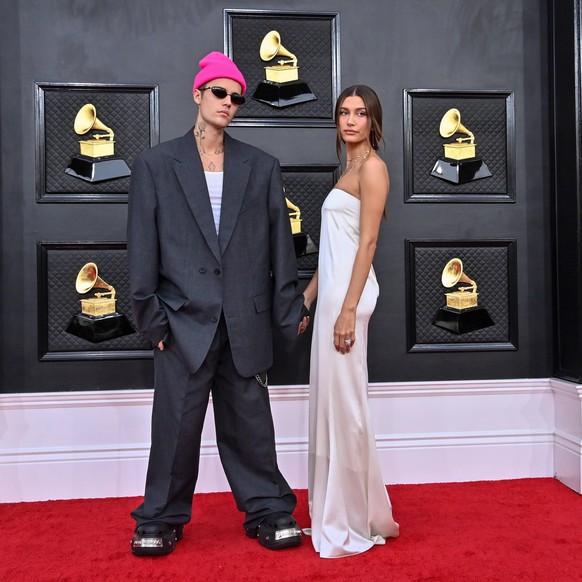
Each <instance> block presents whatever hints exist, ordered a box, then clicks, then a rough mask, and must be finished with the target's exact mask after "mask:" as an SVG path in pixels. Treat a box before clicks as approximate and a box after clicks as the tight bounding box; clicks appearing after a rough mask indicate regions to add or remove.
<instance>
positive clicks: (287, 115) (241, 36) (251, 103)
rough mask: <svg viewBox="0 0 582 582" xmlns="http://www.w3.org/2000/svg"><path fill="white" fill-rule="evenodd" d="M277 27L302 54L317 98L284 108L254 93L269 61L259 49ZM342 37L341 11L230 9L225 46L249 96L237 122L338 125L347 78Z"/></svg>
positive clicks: (305, 77)
mask: <svg viewBox="0 0 582 582" xmlns="http://www.w3.org/2000/svg"><path fill="white" fill-rule="evenodd" d="M271 30H276V31H277V32H279V33H280V36H281V45H282V46H284V47H285V48H286V49H287V50H289V51H290V52H291V53H293V54H295V55H296V56H297V58H298V62H297V64H298V66H299V78H300V80H302V81H304V82H305V83H307V84H308V86H309V88H310V90H311V91H312V92H313V94H314V95H315V96H316V97H317V99H316V100H313V101H310V102H306V103H299V104H295V105H292V106H289V107H282V108H279V107H273V106H271V105H268V104H266V103H264V102H260V101H256V100H254V99H253V98H252V97H253V94H254V93H255V90H256V89H257V87H258V85H259V83H261V81H264V79H265V69H264V67H265V65H267V64H269V63H268V62H265V61H263V60H262V59H261V57H260V54H259V49H260V46H261V42H262V40H263V38H264V37H265V35H266V34H267V33H268V32H269V31H271ZM339 37H340V17H339V13H338V12H299V11H278V10H238V9H224V52H225V53H226V54H227V55H228V56H229V57H230V58H232V59H233V60H234V62H235V63H236V64H237V65H238V67H239V68H240V69H241V71H242V73H243V75H244V76H245V80H246V82H247V94H246V97H247V102H246V103H245V104H244V105H243V106H242V107H241V108H240V110H239V112H238V113H237V116H236V117H235V118H234V119H233V121H232V122H231V125H233V126H235V125H240V126H263V127H264V126H295V127H333V126H334V125H335V124H334V119H333V117H334V107H335V101H336V99H337V97H338V96H339V92H340V82H341V77H340V51H339V42H340V40H339ZM274 60H275V59H273V62H274Z"/></svg>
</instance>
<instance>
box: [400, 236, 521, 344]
mask: <svg viewBox="0 0 582 582" xmlns="http://www.w3.org/2000/svg"><path fill="white" fill-rule="evenodd" d="M405 256H406V263H405V264H406V313H407V315H406V321H407V351H408V352H411V353H415V352H466V351H511V350H517V349H518V327H517V264H516V263H517V241H516V240H515V239H495V240H432V239H415V240H412V239H407V240H406V241H405ZM452 258H460V259H461V261H462V262H463V270H464V272H465V273H466V274H467V275H468V277H469V278H471V279H473V280H475V282H476V283H477V284H478V293H479V297H478V299H479V306H481V307H484V308H486V310H487V312H488V314H489V315H490V317H491V318H492V320H493V323H494V325H491V326H489V327H485V328H483V329H478V330H476V331H469V332H467V333H462V334H459V335H457V334H455V333H451V332H450V331H449V330H446V329H442V328H440V327H438V326H436V325H434V323H433V322H434V319H435V316H436V314H437V312H439V309H440V308H441V307H444V306H445V304H446V298H445V293H446V292H447V291H449V290H450V289H447V288H446V287H444V286H443V285H442V283H441V275H442V271H443V268H444V266H445V265H446V264H447V262H448V261H449V260H450V259H452Z"/></svg>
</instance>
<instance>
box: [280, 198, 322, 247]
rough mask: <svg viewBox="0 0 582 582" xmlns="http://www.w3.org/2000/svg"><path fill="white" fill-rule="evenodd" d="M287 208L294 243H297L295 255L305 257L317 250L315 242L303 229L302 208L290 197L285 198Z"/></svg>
mask: <svg viewBox="0 0 582 582" xmlns="http://www.w3.org/2000/svg"><path fill="white" fill-rule="evenodd" d="M285 201H286V202H287V210H288V211H289V221H290V222H291V233H292V234H293V243H294V244H295V256H296V257H298V258H299V257H303V256H305V255H311V254H313V253H316V252H317V247H316V246H315V243H314V242H313V241H312V240H311V237H310V236H309V235H308V234H306V233H304V232H302V230H301V222H302V219H301V210H299V207H298V206H295V204H293V202H291V200H289V198H285Z"/></svg>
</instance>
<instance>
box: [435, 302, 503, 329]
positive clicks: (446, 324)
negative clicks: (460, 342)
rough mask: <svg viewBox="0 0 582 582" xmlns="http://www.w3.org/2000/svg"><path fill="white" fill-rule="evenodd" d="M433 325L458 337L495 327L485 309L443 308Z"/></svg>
mask: <svg viewBox="0 0 582 582" xmlns="http://www.w3.org/2000/svg"><path fill="white" fill-rule="evenodd" d="M432 323H433V325H436V326H437V327H440V328H442V329H446V330H447V331H450V332H451V333H456V334H457V335H461V334H463V333H468V332H470V331H477V330H478V329H483V328H484V327H490V326H492V325H495V323H494V321H493V320H492V319H491V316H490V315H489V313H487V310H486V309H485V308H484V307H471V308H469V309H454V308H453V307H441V308H440V309H439V310H438V312H437V314H436V317H435V318H434V320H433V322H432Z"/></svg>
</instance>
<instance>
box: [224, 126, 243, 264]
mask: <svg viewBox="0 0 582 582" xmlns="http://www.w3.org/2000/svg"><path fill="white" fill-rule="evenodd" d="M241 145H242V144H241V142H239V141H237V140H235V139H233V138H231V137H230V136H229V135H228V134H226V133H225V134H224V181H223V186H222V207H221V209H220V229H219V233H218V241H219V245H220V252H221V254H224V252H225V251H226V247H227V246H228V243H229V241H230V238H231V236H232V233H233V231H234V227H235V225H236V221H237V218H238V215H239V211H240V207H241V204H242V201H243V199H244V196H245V192H246V190H247V184H248V181H249V175H250V173H251V168H250V164H249V163H248V156H246V155H245V153H244V148H243V147H241Z"/></svg>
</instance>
